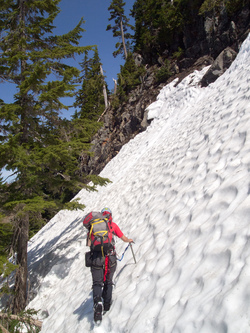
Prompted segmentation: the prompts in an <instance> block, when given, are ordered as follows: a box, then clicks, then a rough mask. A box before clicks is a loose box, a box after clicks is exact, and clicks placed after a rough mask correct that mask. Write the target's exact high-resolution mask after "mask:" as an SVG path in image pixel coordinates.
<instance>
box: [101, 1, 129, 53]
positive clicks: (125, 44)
mask: <svg viewBox="0 0 250 333" xmlns="http://www.w3.org/2000/svg"><path fill="white" fill-rule="evenodd" d="M125 4H126V3H125V2H123V1H122V0H112V2H111V4H110V6H109V8H108V10H109V11H110V18H109V21H111V20H114V25H113V26H112V25H111V24H109V25H108V26H107V29H106V30H112V32H113V37H119V38H120V40H121V42H117V43H116V51H114V52H113V56H114V57H116V56H117V55H118V54H123V55H124V58H125V59H127V56H128V51H129V49H130V42H129V39H131V38H132V36H131V34H130V33H129V32H128V28H130V29H133V27H132V25H131V24H129V19H128V18H127V17H126V15H125V14H124V6H125Z"/></svg>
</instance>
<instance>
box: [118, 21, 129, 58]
mask: <svg viewBox="0 0 250 333" xmlns="http://www.w3.org/2000/svg"><path fill="white" fill-rule="evenodd" d="M120 25H121V34H122V44H123V49H124V56H125V59H127V57H128V53H127V48H126V44H125V38H124V32H123V24H122V18H121V19H120Z"/></svg>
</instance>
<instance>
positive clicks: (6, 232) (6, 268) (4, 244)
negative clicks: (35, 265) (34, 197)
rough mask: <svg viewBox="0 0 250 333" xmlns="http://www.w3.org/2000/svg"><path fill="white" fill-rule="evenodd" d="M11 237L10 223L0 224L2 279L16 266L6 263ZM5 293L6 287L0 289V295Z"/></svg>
mask: <svg viewBox="0 0 250 333" xmlns="http://www.w3.org/2000/svg"><path fill="white" fill-rule="evenodd" d="M12 235H13V226H12V224H11V223H0V239H1V242H0V276H2V277H3V278H6V277H8V276H9V275H10V274H11V273H12V272H13V270H15V269H16V265H14V264H12V263H11V262H9V261H8V254H9V253H8V249H9V248H10V245H11V241H12ZM5 291H6V286H5V285H4V286H2V287H1V289H0V295H1V294H2V293H3V292H5Z"/></svg>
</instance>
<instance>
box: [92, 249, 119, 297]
mask: <svg viewBox="0 0 250 333" xmlns="http://www.w3.org/2000/svg"><path fill="white" fill-rule="evenodd" d="M116 266H117V261H116V255H115V254H112V255H108V256H106V257H105V258H103V256H102V253H101V252H94V254H93V263H92V267H91V273H92V280H93V300H94V303H96V302H99V301H101V298H103V303H104V304H110V303H111V300H112V290H113V282H112V279H113V276H114V273H115V270H116Z"/></svg>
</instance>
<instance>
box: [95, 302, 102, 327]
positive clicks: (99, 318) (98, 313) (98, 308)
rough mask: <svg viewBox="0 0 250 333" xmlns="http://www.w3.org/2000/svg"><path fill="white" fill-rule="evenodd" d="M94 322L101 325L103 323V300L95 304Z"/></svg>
mask: <svg viewBox="0 0 250 333" xmlns="http://www.w3.org/2000/svg"><path fill="white" fill-rule="evenodd" d="M94 321H95V322H96V323H100V322H101V321H102V300H101V298H100V299H97V300H96V301H95V304H94Z"/></svg>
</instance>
